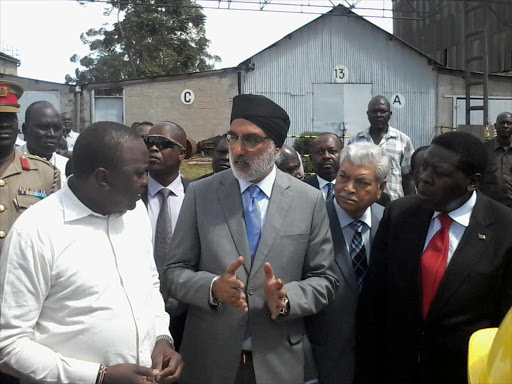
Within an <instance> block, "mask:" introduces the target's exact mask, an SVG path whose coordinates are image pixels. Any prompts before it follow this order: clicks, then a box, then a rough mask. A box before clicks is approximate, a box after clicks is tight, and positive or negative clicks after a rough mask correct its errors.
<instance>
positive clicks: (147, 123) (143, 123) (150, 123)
mask: <svg viewBox="0 0 512 384" xmlns="http://www.w3.org/2000/svg"><path fill="white" fill-rule="evenodd" d="M139 125H149V126H151V127H152V126H153V123H152V122H150V121H143V122H142V123H137V125H136V126H135V128H137V127H138V126H139Z"/></svg>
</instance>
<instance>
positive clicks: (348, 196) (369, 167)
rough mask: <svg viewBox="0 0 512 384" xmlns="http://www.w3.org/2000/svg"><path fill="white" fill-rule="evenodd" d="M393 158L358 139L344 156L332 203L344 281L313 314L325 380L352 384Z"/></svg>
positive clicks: (330, 210) (326, 383)
mask: <svg viewBox="0 0 512 384" xmlns="http://www.w3.org/2000/svg"><path fill="white" fill-rule="evenodd" d="M390 166H391V164H390V162H389V158H388V157H387V156H386V155H384V153H383V152H382V149H380V148H379V147H378V146H377V145H375V144H372V143H355V144H352V145H351V146H348V147H345V148H344V149H343V150H342V151H341V155H340V167H339V171H338V176H337V178H336V186H335V188H334V192H335V193H334V198H332V197H331V198H329V199H327V201H326V205H327V214H328V215H329V221H330V224H331V235H332V240H333V243H334V254H335V259H336V273H337V276H338V280H339V282H340V285H339V287H338V290H337V291H336V296H335V300H334V301H333V302H332V303H331V304H329V306H328V307H327V308H326V309H324V310H323V311H321V312H320V313H318V314H317V315H315V316H312V317H311V318H309V321H308V331H309V337H310V340H311V345H312V348H313V356H314V359H315V363H316V368H317V370H318V374H319V379H320V383H322V384H330V383H333V384H352V382H353V377H354V360H355V355H354V349H355V332H356V309H357V301H358V298H359V292H360V289H361V286H362V285H363V283H364V277H365V274H366V270H367V269H368V260H369V258H370V247H371V243H372V241H373V238H374V236H375V233H376V232H377V228H378V226H379V222H380V219H381V217H382V213H383V212H384V207H382V206H381V205H379V204H376V203H375V202H376V201H377V200H378V198H379V197H380V195H381V193H382V191H383V190H384V188H385V186H386V176H387V174H388V172H389V169H390Z"/></svg>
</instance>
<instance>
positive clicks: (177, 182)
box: [148, 173, 185, 243]
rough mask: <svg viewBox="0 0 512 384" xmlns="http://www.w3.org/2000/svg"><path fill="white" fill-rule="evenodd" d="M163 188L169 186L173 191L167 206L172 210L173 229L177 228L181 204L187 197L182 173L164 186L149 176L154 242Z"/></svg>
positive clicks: (150, 216)
mask: <svg viewBox="0 0 512 384" xmlns="http://www.w3.org/2000/svg"><path fill="white" fill-rule="evenodd" d="M162 188H167V189H168V190H170V191H171V192H172V193H171V194H170V195H169V197H168V198H167V207H168V210H169V212H171V223H172V231H173V232H174V228H176V222H177V221H178V216H179V214H180V210H181V205H182V204H183V199H184V198H185V188H184V187H183V182H182V179H181V173H180V174H179V175H178V177H176V178H175V179H174V181H173V182H172V183H171V184H169V185H168V186H166V187H164V186H163V185H161V184H160V183H159V182H158V181H156V180H155V179H153V178H152V177H151V176H149V177H148V215H149V220H150V221H151V228H153V243H154V241H155V238H154V237H155V236H154V233H155V231H156V222H157V220H158V215H159V213H160V208H161V207H162V196H161V195H160V194H159V193H158V192H160V190H161V189H162Z"/></svg>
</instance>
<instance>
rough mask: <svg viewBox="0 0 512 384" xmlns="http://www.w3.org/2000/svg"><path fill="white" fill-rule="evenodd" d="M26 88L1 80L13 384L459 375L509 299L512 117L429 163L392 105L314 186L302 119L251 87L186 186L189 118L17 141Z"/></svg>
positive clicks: (36, 118) (34, 124)
mask: <svg viewBox="0 0 512 384" xmlns="http://www.w3.org/2000/svg"><path fill="white" fill-rule="evenodd" d="M22 93H23V90H22V88H21V86H19V85H18V84H16V83H12V82H3V83H0V175H1V176H0V219H1V228H0V229H1V230H0V241H1V243H0V247H1V254H0V372H3V373H2V374H0V382H1V383H17V382H18V380H19V381H20V382H21V383H50V382H51V383H87V384H118V383H119V384H130V383H143V382H158V383H173V382H177V381H179V382H180V383H184V384H192V383H194V384H204V383H208V384H210V383H211V384H226V383H234V384H256V383H258V384H274V383H280V384H281V383H290V384H302V383H322V384H323V383H328V384H330V383H336V384H340V383H347V384H352V383H356V384H374V383H390V384H395V383H411V384H413V383H414V384H415V383H425V384H427V383H428V384H432V383H436V384H437V383H450V384H459V383H460V384H465V383H467V352H468V342H469V338H470V336H471V334H472V333H473V332H475V331H477V330H478V329H481V328H487V327H497V326H498V325H499V323H500V321H501V320H502V319H503V317H504V316H505V314H506V313H507V311H508V310H509V309H510V308H511V306H512V240H509V239H508V237H507V236H506V231H507V228H510V226H511V225H512V211H511V210H510V208H509V207H510V205H511V201H512V192H511V191H512V174H511V173H512V160H510V159H511V157H510V156H511V153H510V151H509V149H510V145H511V133H512V114H511V113H502V114H500V115H499V116H498V119H497V122H496V131H497V137H496V138H495V139H493V140H490V141H489V142H487V143H485V144H483V143H482V142H481V141H480V140H479V139H477V138H476V137H474V136H472V135H469V134H467V133H461V132H451V133H446V134H443V135H440V136H437V137H436V138H434V140H433V141H432V143H431V144H430V145H429V146H428V147H421V148H419V149H418V150H416V151H414V149H413V146H412V143H411V140H410V139H409V138H408V137H407V136H406V135H405V134H404V133H403V132H401V131H400V130H398V129H395V128H393V127H391V126H389V120H390V117H391V110H390V105H389V102H388V100H387V99H386V98H385V97H383V96H376V97H374V98H372V99H371V100H370V102H369V104H368V112H367V114H368V120H369V123H370V126H369V128H368V129H366V130H362V131H361V132H359V133H357V134H356V135H354V136H353V137H352V138H351V139H350V140H349V142H348V144H347V145H346V146H344V145H343V141H342V140H341V139H340V137H338V136H337V135H335V134H333V133H322V134H320V135H318V136H317V137H316V138H315V139H314V141H313V143H312V149H311V162H312V165H313V167H314V170H315V175H313V176H308V177H305V175H304V168H303V165H302V159H301V156H300V155H299V154H298V153H297V152H296V151H295V149H294V148H293V147H291V146H289V145H287V144H285V140H286V138H287V133H288V129H289V127H290V119H289V117H288V114H287V112H286V111H285V110H284V109H283V108H282V107H281V106H279V105H277V104H276V103H274V102H273V101H271V100H270V99H268V98H266V97H264V96H260V95H239V96H236V97H235V98H234V99H233V106H232V113H231V119H230V121H229V128H228V129H227V132H226V134H225V135H223V136H221V137H219V138H218V140H217V141H216V143H215V149H214V152H213V161H212V169H213V171H212V173H210V174H207V175H205V176H203V177H201V178H199V179H198V180H194V181H191V180H187V179H186V178H184V177H183V176H182V174H181V172H180V165H181V162H182V161H183V159H184V158H185V152H186V143H187V136H186V132H185V130H184V129H183V128H182V127H181V126H180V125H179V124H177V123H174V122H157V123H155V124H152V123H150V122H143V123H137V124H134V125H133V126H132V127H130V128H129V127H126V126H124V125H121V124H118V123H113V122H98V123H94V124H92V125H91V126H89V127H88V128H86V129H85V130H84V131H83V132H82V133H81V134H80V135H79V136H78V134H76V133H74V132H73V130H72V120H71V118H70V116H69V114H66V113H64V114H62V115H59V113H58V111H57V110H56V109H55V107H54V106H52V105H51V104H49V103H47V102H36V103H34V104H32V105H31V106H29V107H28V109H27V111H26V117H25V123H24V124H23V126H22V130H23V133H24V138H25V140H26V143H19V141H18V144H16V142H17V133H18V120H17V113H18V112H19V102H18V99H19V98H20V97H21V96H22ZM226 124H227V125H228V122H226ZM71 132H73V133H71ZM64 143H65V144H64ZM59 151H60V152H61V153H63V154H64V155H66V156H70V157H71V160H69V161H68V162H67V163H66V161H67V158H66V157H65V156H61V155H59V154H58V153H57V152H59ZM58 156H60V157H62V159H65V160H62V159H60V157H58ZM59 159H60V160H59ZM66 177H67V179H66ZM488 196H489V197H488ZM36 203H37V204H36ZM29 207H30V209H27V208H29Z"/></svg>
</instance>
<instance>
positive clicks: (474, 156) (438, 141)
mask: <svg viewBox="0 0 512 384" xmlns="http://www.w3.org/2000/svg"><path fill="white" fill-rule="evenodd" d="M432 144H435V145H439V146H440V147H443V148H445V149H448V150H449V151H453V152H455V153H457V154H458V155H459V165H458V168H459V169H460V170H461V171H462V172H464V174H465V175H466V176H471V175H474V174H475V173H480V174H483V172H484V171H485V168H486V167H487V153H486V152H485V147H484V144H483V143H482V142H481V141H480V140H479V139H478V138H477V137H475V136H473V135H470V134H469V133H466V132H448V133H444V134H442V135H439V136H437V137H435V138H434V140H432Z"/></svg>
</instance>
